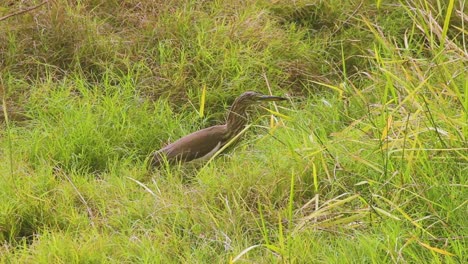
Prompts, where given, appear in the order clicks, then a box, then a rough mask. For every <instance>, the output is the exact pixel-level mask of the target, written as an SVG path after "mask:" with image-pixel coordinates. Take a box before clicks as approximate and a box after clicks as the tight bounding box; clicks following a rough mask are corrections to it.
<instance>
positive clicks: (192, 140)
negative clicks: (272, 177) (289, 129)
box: [152, 92, 286, 167]
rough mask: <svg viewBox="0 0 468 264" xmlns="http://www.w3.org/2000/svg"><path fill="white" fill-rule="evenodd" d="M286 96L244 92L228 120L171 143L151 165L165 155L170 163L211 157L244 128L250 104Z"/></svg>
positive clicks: (154, 158)
mask: <svg viewBox="0 0 468 264" xmlns="http://www.w3.org/2000/svg"><path fill="white" fill-rule="evenodd" d="M280 100H286V98H283V97H277V96H267V95H262V94H260V93H257V92H245V93H243V94H242V95H240V96H239V97H238V98H237V99H236V100H235V101H234V103H233V104H232V106H231V108H230V110H229V114H228V117H227V121H226V124H224V125H216V126H212V127H208V128H205V129H202V130H199V131H197V132H194V133H192V134H189V135H187V136H185V137H182V138H181V139H179V140H177V141H175V142H174V143H171V144H169V145H167V146H165V147H164V148H162V149H160V150H158V151H156V152H155V153H154V154H153V158H152V165H153V166H156V167H157V166H160V165H161V164H163V163H164V160H165V159H166V160H167V161H168V162H169V163H174V162H177V161H180V162H188V161H192V160H196V159H201V158H209V157H210V156H212V155H213V154H214V153H215V152H216V151H218V150H219V149H220V148H221V147H223V146H224V145H225V144H226V143H227V142H229V141H230V140H231V139H232V138H234V137H235V136H236V135H237V134H238V133H240V132H241V131H242V129H244V127H245V125H246V124H247V112H246V111H247V108H248V107H249V106H250V105H252V104H255V103H257V102H260V101H280Z"/></svg>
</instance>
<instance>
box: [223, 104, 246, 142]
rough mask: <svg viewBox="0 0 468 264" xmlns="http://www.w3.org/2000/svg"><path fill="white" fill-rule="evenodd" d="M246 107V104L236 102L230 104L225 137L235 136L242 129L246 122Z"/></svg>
mask: <svg viewBox="0 0 468 264" xmlns="http://www.w3.org/2000/svg"><path fill="white" fill-rule="evenodd" d="M247 107H248V105H243V104H236V102H234V104H233V105H232V107H231V109H230V110H229V114H228V117H227V122H226V126H227V132H228V135H227V138H232V137H234V136H236V135H237V134H239V133H240V132H241V131H242V129H244V127H245V125H246V124H247Z"/></svg>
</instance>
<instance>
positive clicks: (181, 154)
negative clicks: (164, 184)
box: [154, 125, 226, 166]
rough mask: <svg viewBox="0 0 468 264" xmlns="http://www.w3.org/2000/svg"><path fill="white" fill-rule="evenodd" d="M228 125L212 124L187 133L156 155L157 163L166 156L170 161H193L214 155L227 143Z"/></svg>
mask: <svg viewBox="0 0 468 264" xmlns="http://www.w3.org/2000/svg"><path fill="white" fill-rule="evenodd" d="M225 135H226V126H225V125H219V126H212V127H209V128H205V129H202V130H199V131H197V132H194V133H192V134H190V135H187V136H185V137H183V138H181V139H179V140H177V141H176V142H174V143H171V144H169V145H167V146H166V147H164V148H162V149H161V150H159V151H157V152H156V153H155V155H154V163H155V165H156V166H157V165H159V164H161V163H162V161H163V159H164V157H163V156H165V158H166V159H167V160H168V161H169V162H174V161H179V160H180V161H185V162H188V161H191V160H195V159H199V158H202V157H204V156H206V155H208V154H211V155H213V154H214V153H215V152H216V150H215V149H219V148H220V147H221V146H223V145H224V143H225V138H224V137H225Z"/></svg>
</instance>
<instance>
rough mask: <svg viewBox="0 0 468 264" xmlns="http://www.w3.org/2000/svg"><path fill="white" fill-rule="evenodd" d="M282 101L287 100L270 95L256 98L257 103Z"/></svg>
mask: <svg viewBox="0 0 468 264" xmlns="http://www.w3.org/2000/svg"><path fill="white" fill-rule="evenodd" d="M284 100H288V99H287V98H284V97H280V96H272V95H262V96H259V97H258V101H284Z"/></svg>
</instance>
